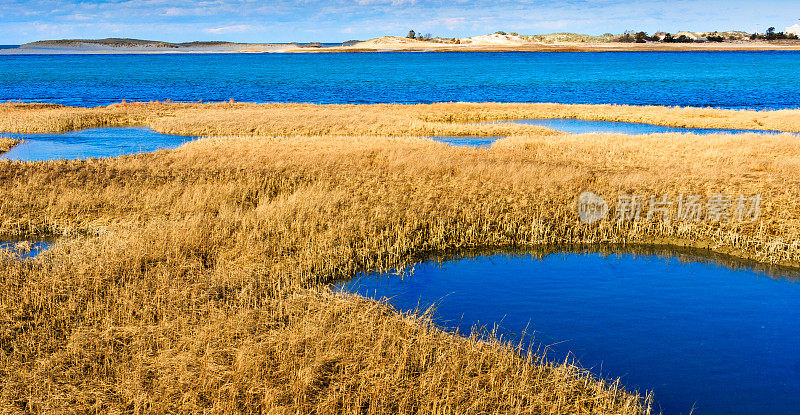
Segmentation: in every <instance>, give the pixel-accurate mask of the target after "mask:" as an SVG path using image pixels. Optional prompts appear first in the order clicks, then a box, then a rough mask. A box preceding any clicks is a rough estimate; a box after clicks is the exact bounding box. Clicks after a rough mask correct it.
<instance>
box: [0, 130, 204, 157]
mask: <svg viewBox="0 0 800 415" xmlns="http://www.w3.org/2000/svg"><path fill="white" fill-rule="evenodd" d="M0 135H2V136H6V137H12V138H18V139H22V140H24V141H23V142H22V143H20V144H18V145H16V146H15V147H13V148H11V150H9V151H8V152H7V153H4V154H0V159H10V160H18V161H40V160H59V159H79V158H90V157H115V156H123V155H128V154H135V153H141V152H148V151H155V150H160V149H167V148H175V147H178V146H179V145H181V144H183V143H184V142H186V141H190V140H193V139H195V137H187V136H180V135H169V134H161V133H157V132H155V131H153V130H151V129H149V128H143V127H112V128H92V129H86V130H78V131H70V132H67V133H61V134H8V133H0Z"/></svg>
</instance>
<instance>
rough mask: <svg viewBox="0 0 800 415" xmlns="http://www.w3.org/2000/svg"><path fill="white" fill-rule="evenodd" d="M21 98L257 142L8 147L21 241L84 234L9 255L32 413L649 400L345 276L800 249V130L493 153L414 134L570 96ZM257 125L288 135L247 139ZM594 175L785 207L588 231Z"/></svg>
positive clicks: (81, 119) (572, 406) (785, 256)
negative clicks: (382, 298)
mask: <svg viewBox="0 0 800 415" xmlns="http://www.w3.org/2000/svg"><path fill="white" fill-rule="evenodd" d="M0 108H1V109H0V111H1V112H3V113H4V115H7V114H11V113H13V114H14V117H9V116H4V117H2V118H0V120H1V121H0V123H4V124H3V126H2V127H0V129H5V130H26V131H30V130H37V129H38V130H43V129H44V130H47V129H49V131H64V130H65V129H72V128H78V127H89V126H104V125H148V126H152V127H153V128H155V129H157V130H159V131H162V132H182V133H187V134H208V133H211V132H213V131H219V132H226V133H228V134H241V135H242V136H236V137H219V138H203V139H200V140H197V141H195V142H190V143H187V144H185V145H183V146H181V147H180V148H178V149H176V150H171V151H159V152H155V153H150V154H142V155H134V156H126V157H120V158H114V159H104V160H84V161H53V162H37V163H20V162H11V161H0V183H2V186H0V237H11V236H19V235H30V234H38V235H49V234H59V235H66V237H64V238H62V239H61V240H60V241H59V242H58V243H56V244H55V246H54V247H53V248H52V249H51V251H49V252H45V253H43V254H40V257H39V259H38V260H36V261H25V262H20V261H9V260H4V261H0V279H2V286H3V290H2V291H0V310H2V316H1V317H0V318H2V322H3V323H2V332H0V333H1V334H0V336H2V337H0V338H2V341H1V342H0V343H2V344H3V347H2V350H1V351H0V353H2V354H1V355H0V356H2V359H0V365H2V367H0V371H2V373H4V383H3V385H2V390H1V391H0V400H1V401H2V405H3V407H4V408H5V409H6V410H10V411H13V410H19V411H22V410H30V411H34V412H41V413H52V412H59V411H63V412H66V411H99V412H115V411H116V412H151V413H175V412H202V411H206V412H212V413H235V412H241V413H254V412H271V413H312V412H314V413H320V414H326V413H331V414H333V413H368V414H369V413H375V414H377V413H419V412H423V413H486V412H491V413H509V412H520V413H544V414H561V413H581V414H585V413H598V414H600V413H603V414H606V413H609V414H610V413H614V414H634V413H644V412H646V411H647V410H646V408H645V402H644V401H643V400H642V398H641V397H637V396H635V395H633V394H630V393H628V392H624V391H622V390H620V389H619V388H617V387H615V386H614V385H611V384H609V383H606V382H600V381H598V380H595V379H592V378H591V377H588V376H587V375H586V374H585V373H583V372H581V371H579V370H577V369H575V368H574V367H572V366H568V365H548V364H545V363H543V362H542V361H540V360H539V358H538V357H537V356H535V355H533V354H527V353H524V352H523V353H519V351H518V350H515V349H513V348H512V347H509V346H508V345H502V344H498V343H496V342H492V341H489V342H486V341H483V340H481V339H478V338H470V339H465V338H462V337H459V336H453V335H450V334H446V333H444V332H442V331H440V330H438V329H436V328H435V327H431V326H430V323H429V321H428V320H426V319H425V318H424V317H413V316H403V315H400V314H398V313H396V312H395V311H393V310H392V309H391V308H390V307H389V306H386V305H382V304H379V303H375V302H372V301H368V300H365V299H361V298H358V297H352V296H349V297H343V296H338V295H333V294H331V293H330V292H328V291H327V289H326V288H325V286H324V284H325V283H327V282H331V281H334V280H336V279H339V278H346V277H348V276H352V275H353V274H354V273H357V272H359V271H365V270H379V269H389V268H394V267H400V266H403V265H406V264H410V263H413V262H414V261H415V260H417V259H419V258H421V257H423V256H425V255H426V254H427V253H429V252H438V251H444V250H449V251H453V250H455V251H457V250H459V249H464V248H498V247H502V248H520V247H523V248H524V247H526V246H541V245H546V244H566V243H577V244H589V243H601V242H607V243H638V244H642V243H644V244H647V243H649V242H652V241H655V240H663V239H665V238H674V239H675V240H678V239H680V240H686V241H693V243H698V244H704V245H705V246H708V247H709V248H712V249H714V250H716V251H720V252H736V253H738V254H740V256H744V257H750V258H754V259H756V260H759V261H762V262H772V263H791V262H800V261H798V260H800V250H798V240H799V238H798V235H800V233H799V232H798V231H799V230H800V229H799V228H800V224H799V223H798V221H797V218H798V213H800V212H798V208H797V204H796V203H795V201H796V200H797V198H798V196H800V194H798V193H800V190H798V189H800V186H798V184H799V182H800V173H798V171H800V169H798V167H800V166H798V164H799V163H800V161H798V160H800V157H798V156H800V144H798V143H797V139H796V137H792V136H788V135H783V136H780V135H777V136H766V135H765V136H760V135H743V136H722V135H720V136H714V135H711V136H703V137H697V136H692V135H680V134H671V135H652V136H637V137H630V136H623V135H609V134H605V135H581V136H575V135H569V134H558V133H554V132H552V131H549V130H545V129H531V130H523V129H520V130H514V131H512V133H513V134H510V135H512V137H510V138H507V139H504V140H501V141H498V142H497V143H495V144H494V145H493V146H492V148H490V149H474V148H455V147H450V146H447V145H444V144H441V143H436V142H432V141H428V140H420V139H418V138H411V137H405V138H404V137H390V136H391V135H396V134H400V133H402V132H405V134H406V135H411V134H410V133H409V132H410V131H426V132H427V131H434V130H437V129H441V130H445V129H447V128H453V129H457V130H458V131H463V132H464V135H473V134H489V131H487V130H484V129H486V128H512V127H507V126H470V125H467V124H457V123H456V124H454V123H452V122H451V121H463V122H465V123H466V122H472V121H482V120H497V119H503V117H507V118H513V117H516V116H518V115H519V114H521V113H524V114H525V115H526V116H529V115H530V113H531V112H532V111H535V110H536V109H537V108H548V109H549V108H555V109H560V110H564V111H566V110H567V109H566V108H565V107H563V106H552V107H551V106H535V105H530V106H529V105H519V106H515V105H499V104H486V105H479V104H441V105H433V106H363V107H362V106H332V107H320V106H310V105H309V106H306V105H265V106H255V105H246V104H215V105H207V106H204V105H199V104H192V105H183V104H181V105H172V106H171V105H166V104H158V105H152V106H144V105H120V106H113V107H109V108H99V109H70V108H58V107H47V106H26V105H10V104H5V105H3V106H0ZM611 108H614V107H611ZM622 109H624V111H628V113H629V115H626V116H633V115H630V114H635V111H634V109H633V108H631V107H623V108H622ZM622 109H621V110H620V111H621V112H620V114H622V113H623V112H622ZM513 111H517V112H513ZM525 111H528V112H525ZM641 111H642V114H644V115H640V116H641V117H648V116H655V115H654V114H655V111H654V110H651V109H649V108H642V109H641ZM665 111H666V112H665V113H666V114H672V113H673V112H671V111H674V112H678V113H680V112H681V111H684V112H685V113H690V112H692V111H697V114H698V115H697V116H696V117H694V118H692V117H687V118H686V119H688V120H689V121H691V122H695V121H697V122H699V120H701V119H704V118H709V119H714V120H715V121H714V122H716V123H719V124H721V123H729V124H730V125H731V126H732V127H736V128H750V125H744V124H747V123H750V122H753V119H754V118H755V119H756V120H761V121H762V122H764V123H765V125H779V124H780V125H787V126H793V125H794V124H793V123H792V122H793V121H792V120H791V117H790V116H789V115H790V114H791V113H789V112H773V113H747V114H746V115H747V116H741V117H740V116H738V115H736V114H733V115H732V116H731V117H729V118H728V117H725V116H724V115H719V116H718V117H714V118H710V117H708V116H705V117H704V116H700V115H699V114H712V113H711V112H707V111H710V110H691V111H690V110H685V109H668V110H665ZM603 113H604V112H603V111H600V110H598V111H597V112H596V114H603ZM723 114H724V113H723ZM776 114H777V115H776ZM781 114H786V117H785V118H781V117H782V115H781ZM779 115H780V116H779ZM676 117H677V115H676ZM665 119H667V118H665ZM670 119H671V118H670ZM686 119H685V120H684V122H689V121H686ZM781 123H785V124H781ZM734 124H735V125H734ZM717 126H718V125H717ZM514 128H515V127H514ZM523 128H527V127H525V126H523ZM437 131H438V130H437ZM305 133H308V136H306V134H305ZM253 134H264V135H268V136H269V137H264V136H245V135H253ZM284 135H285V137H281V136H284ZM421 135H428V134H421ZM584 190H593V191H595V192H596V193H597V194H599V195H601V196H603V197H604V198H606V199H607V200H615V198H616V196H617V195H619V194H622V193H642V194H668V195H677V194H680V193H684V194H701V195H707V194H710V193H713V192H721V193H729V194H739V193H742V194H747V195H750V194H753V193H761V194H762V195H763V198H764V202H763V208H762V215H761V218H760V220H759V221H757V222H755V223H749V222H748V223H744V224H740V223H729V222H720V223H717V222H706V221H701V222H688V223H687V222H674V223H663V222H659V221H649V222H648V221H642V222H635V223H633V222H630V223H629V222H622V223H617V222H598V223H595V224H592V225H586V224H583V223H581V222H580V221H579V220H578V218H577V215H576V213H575V203H576V198H577V195H578V194H580V193H581V192H582V191H584ZM609 341H610V342H613V341H615V340H614V339H613V338H609Z"/></svg>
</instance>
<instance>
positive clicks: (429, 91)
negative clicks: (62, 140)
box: [0, 51, 800, 108]
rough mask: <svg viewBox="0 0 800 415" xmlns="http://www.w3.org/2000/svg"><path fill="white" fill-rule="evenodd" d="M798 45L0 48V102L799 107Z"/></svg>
mask: <svg viewBox="0 0 800 415" xmlns="http://www.w3.org/2000/svg"><path fill="white" fill-rule="evenodd" d="M798 73H800V52H794V51H779V52H613V53H356V54H161V55H158V54H151V55H133V54H126V55H66V54H61V55H0V101H6V100H23V101H41V102H56V103H61V104H70V105H83V106H95V105H105V104H110V103H114V102H119V101H121V100H129V101H149V100H168V99H171V100H176V101H199V100H203V101H226V100H228V99H235V100H237V101H252V102H315V103H376V102H400V103H420V102H422V103H427V102H440V101H475V102H483V101H500V102H560V103H618V104H637V105H642V104H653V105H680V106H698V107H703V106H713V107H727V108H798V107H800V85H799V84H798V81H797V78H798Z"/></svg>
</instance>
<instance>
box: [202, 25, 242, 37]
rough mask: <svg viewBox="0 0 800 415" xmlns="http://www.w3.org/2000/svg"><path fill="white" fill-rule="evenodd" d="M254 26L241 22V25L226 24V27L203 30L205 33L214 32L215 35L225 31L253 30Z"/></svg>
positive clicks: (240, 31)
mask: <svg viewBox="0 0 800 415" xmlns="http://www.w3.org/2000/svg"><path fill="white" fill-rule="evenodd" d="M253 29H254V28H253V26H250V25H246V24H240V25H233V26H224V27H215V28H209V29H205V30H203V32H205V33H212V34H215V35H219V34H224V33H243V32H247V31H249V30H253Z"/></svg>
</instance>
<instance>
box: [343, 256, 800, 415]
mask: <svg viewBox="0 0 800 415" xmlns="http://www.w3.org/2000/svg"><path fill="white" fill-rule="evenodd" d="M440 261H442V262H438V261H428V262H423V263H421V264H418V265H416V266H415V267H414V270H413V274H406V275H405V276H404V277H398V276H396V275H393V274H384V275H381V274H366V275H362V276H360V277H358V278H356V279H353V280H351V281H348V282H344V283H340V284H338V285H337V289H341V290H344V291H347V292H354V293H359V294H361V295H365V296H368V297H373V298H383V297H386V298H388V299H389V302H390V303H391V304H393V305H394V306H395V307H397V308H398V309H400V310H414V309H417V308H418V307H420V308H423V309H424V308H426V307H428V306H430V305H432V304H435V305H436V313H435V316H436V317H435V319H436V321H437V323H438V324H440V325H441V326H443V327H445V328H457V329H458V330H459V331H460V332H462V333H469V332H470V330H471V328H472V327H473V326H474V325H476V324H477V325H484V326H488V327H490V328H491V327H492V326H493V325H498V326H499V329H500V333H501V334H503V335H504V337H505V338H506V339H509V340H514V341H518V340H519V339H520V335H521V333H523V332H526V333H531V332H533V337H532V339H531V338H530V337H527V336H526V337H525V339H526V340H525V342H532V345H533V346H534V347H535V348H539V349H540V350H546V355H547V356H548V358H550V359H553V360H556V361H563V360H564V358H565V357H567V356H570V353H572V355H574V358H575V359H576V360H577V363H578V364H580V365H581V366H583V367H585V368H587V369H589V370H591V371H592V372H593V373H595V374H596V375H598V376H602V377H608V378H616V377H621V378H622V381H623V384H624V385H626V387H628V388H629V389H636V390H640V391H647V390H651V391H653V392H654V394H655V401H656V407H655V409H656V411H659V410H661V411H663V412H664V413H665V414H689V413H694V414H698V415H702V414H796V413H800V376H798V375H800V283H799V282H797V280H795V279H794V278H795V277H796V276H797V275H798V274H797V272H796V271H785V270H783V271H781V272H780V274H779V275H777V276H776V275H775V274H773V273H772V271H770V272H767V270H763V269H761V270H759V269H755V268H752V267H751V266H749V265H742V264H735V266H733V265H731V263H720V262H717V261H711V260H707V259H701V258H699V257H697V256H694V255H685V254H675V253H670V252H663V251H647V252H644V253H642V252H639V253H632V252H618V253H613V254H603V253H598V252H562V253H552V254H548V255H544V256H542V255H531V254H491V255H483V256H477V257H465V258H464V257H462V258H461V259H449V260H440ZM691 411H694V412H691Z"/></svg>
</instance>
